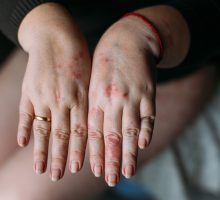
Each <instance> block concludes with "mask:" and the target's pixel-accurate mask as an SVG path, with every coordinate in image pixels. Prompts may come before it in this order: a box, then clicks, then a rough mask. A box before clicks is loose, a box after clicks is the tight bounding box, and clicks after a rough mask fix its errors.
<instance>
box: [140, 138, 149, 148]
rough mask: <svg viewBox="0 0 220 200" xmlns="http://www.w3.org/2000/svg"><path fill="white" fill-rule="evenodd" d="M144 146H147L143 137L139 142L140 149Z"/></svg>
mask: <svg viewBox="0 0 220 200" xmlns="http://www.w3.org/2000/svg"><path fill="white" fill-rule="evenodd" d="M146 146H147V141H146V140H145V139H143V140H141V141H140V142H139V147H140V149H145V148H146Z"/></svg>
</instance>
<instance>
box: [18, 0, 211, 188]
mask: <svg viewBox="0 0 220 200" xmlns="http://www.w3.org/2000/svg"><path fill="white" fill-rule="evenodd" d="M138 12H140V13H142V14H143V15H146V17H148V18H149V19H150V20H151V21H152V22H153V23H154V24H155V25H156V26H158V27H159V31H160V33H161V36H162V39H163V40H164V41H166V42H165V53H164V57H163V59H162V61H161V62H160V63H159V66H161V67H173V66H176V65H177V64H179V63H180V62H181V61H182V60H183V59H184V57H185V56H186V54H187V52H188V48H189V43H190V42H189V40H190V39H189V31H188V29H187V25H186V23H185V21H184V19H183V17H182V16H181V15H180V14H179V13H178V12H177V11H176V10H174V9H172V8H170V7H165V6H158V7H152V8H146V9H142V10H139V11H138ZM45 13H46V14H45ZM57 13H58V14H57ZM155 13H160V17H161V18H163V17H164V19H165V20H164V21H163V23H162V22H161V21H160V20H159V18H157V17H155ZM45 21H46V23H45ZM63 21H64V22H65V23H63ZM163 24H166V26H163ZM36 25H37V26H36ZM169 26H170V29H167V27H169ZM36 27H37V28H36ZM48 27H49V28H48ZM48 30H49V31H48ZM50 30H54V31H53V32H52V33H51V31H50ZM167 30H168V31H167ZM171 33H172V35H170V34H171ZM180 33H181V34H180ZM18 36H19V42H20V44H21V46H22V47H23V48H24V50H25V51H26V52H27V53H28V64H27V69H26V72H25V77H24V81H23V84H22V96H21V101H20V111H19V127H18V143H19V144H20V145H21V146H25V145H27V144H28V142H29V138H30V134H31V128H32V125H33V132H34V137H35V140H34V165H33V166H34V170H35V172H36V173H37V174H41V173H43V172H45V171H46V167H47V158H48V147H49V136H50V133H52V134H51V135H52V146H51V148H52V149H51V154H52V156H51V158H52V159H51V165H50V170H49V171H50V177H51V179H52V180H53V181H57V180H59V179H61V178H62V176H63V175H64V171H65V167H66V160H67V153H68V149H69V168H70V171H71V172H73V173H75V172H77V171H79V170H80V169H81V168H82V165H83V160H84V154H85V148H86V139H87V99H88V96H87V93H88V86H89V79H90V67H91V66H90V65H91V63H90V57H89V53H88V49H87V45H86V42H85V40H84V38H83V35H82V34H81V32H80V30H79V29H78V27H77V25H76V24H75V22H74V20H73V19H72V18H71V16H70V15H69V14H68V13H67V11H66V10H65V9H64V8H62V7H61V6H59V5H57V4H44V5H41V6H39V7H37V8H35V9H34V10H33V11H31V12H30V13H29V14H28V15H27V16H26V17H25V19H24V20H23V22H22V24H21V26H20V28H19V35H18ZM127 38H129V40H127ZM173 44H174V45H173ZM177 47H181V48H177ZM158 56H159V48H158V43H157V42H156V40H155V34H154V33H153V32H152V31H151V30H150V29H149V27H147V26H146V25H145V24H144V23H142V22H140V20H137V19H134V18H132V17H128V18H126V19H122V20H119V21H118V22H116V23H115V24H113V25H112V26H111V27H110V28H109V29H108V30H107V31H106V33H105V34H104V35H103V37H102V38H101V40H100V42H99V44H98V46H97V48H96V51H95V54H94V58H93V70H92V77H91V81H90V90H89V118H88V136H89V147H90V164H91V168H92V171H93V173H94V174H95V176H97V177H99V176H101V175H102V174H103V173H105V181H106V182H107V183H108V185H109V186H115V185H116V184H117V183H118V182H119V177H120V170H121V172H122V174H123V175H124V176H125V177H127V178H130V177H131V176H133V175H134V174H135V171H136V160H137V154H138V146H139V147H140V148H141V149H143V148H145V147H147V146H149V144H150V142H151V139H152V133H153V128H154V120H155V115H156V109H155V107H156V106H155V103H156V99H155V97H156V76H155V70H156V63H155V57H156V58H157V57H158ZM201 84H202V83H201ZM210 87H211V86H210ZM178 91H179V89H178ZM201 95H202V94H201ZM178 103H179V102H178ZM177 110H178V109H177ZM196 111H197V110H196V109H195V112H196ZM193 113H194V112H192V114H193ZM169 114H170V113H169ZM34 115H39V116H46V117H50V118H52V123H49V122H42V121H38V120H34ZM189 118H190V117H186V120H188V119H189ZM190 119H191V118H190ZM180 127H181V126H180ZM182 128H183V127H182ZM180 130H181V129H179V131H180ZM179 131H178V132H179ZM175 134H177V131H176V130H175ZM173 138H174V137H173ZM165 141H166V140H165ZM167 141H168V142H167V143H169V142H170V140H168V139H167ZM165 143H166V142H165ZM167 143H166V144H167ZM162 146H163V145H162ZM162 146H160V148H157V149H156V150H158V149H161V147H162ZM156 150H155V152H157V151H156ZM158 151H159V150H158ZM27 155H29V154H27ZM121 167H122V169H121ZM40 185H41V184H40ZM42 185H43V184H42ZM33 192H34V191H33Z"/></svg>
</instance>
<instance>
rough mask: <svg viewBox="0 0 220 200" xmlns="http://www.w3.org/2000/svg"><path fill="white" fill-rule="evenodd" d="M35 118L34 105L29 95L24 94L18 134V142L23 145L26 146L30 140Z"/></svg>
mask: <svg viewBox="0 0 220 200" xmlns="http://www.w3.org/2000/svg"><path fill="white" fill-rule="evenodd" d="M33 118H34V108H33V105H32V103H31V102H30V100H29V99H28V98H27V97H25V96H23V95H22V97H21V101H20V108H19V124H18V134H17V140H18V144H19V145H20V146H21V147H24V146H26V145H27V144H28V142H29V140H30V134H31V129H32V123H33Z"/></svg>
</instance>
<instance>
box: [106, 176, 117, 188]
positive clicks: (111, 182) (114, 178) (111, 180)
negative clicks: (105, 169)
mask: <svg viewBox="0 0 220 200" xmlns="http://www.w3.org/2000/svg"><path fill="white" fill-rule="evenodd" d="M107 183H108V186H109V187H114V186H115V185H116V184H117V175H115V174H111V175H108V177H107Z"/></svg>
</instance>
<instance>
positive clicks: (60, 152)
mask: <svg viewBox="0 0 220 200" xmlns="http://www.w3.org/2000/svg"><path fill="white" fill-rule="evenodd" d="M51 129H52V131H51V132H52V161H51V168H50V173H51V179H52V181H58V180H59V179H61V178H62V176H63V175H64V171H65V166H66V160H67V153H68V145H69V138H70V110H69V109H68V108H59V109H54V110H52V128H51Z"/></svg>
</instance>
